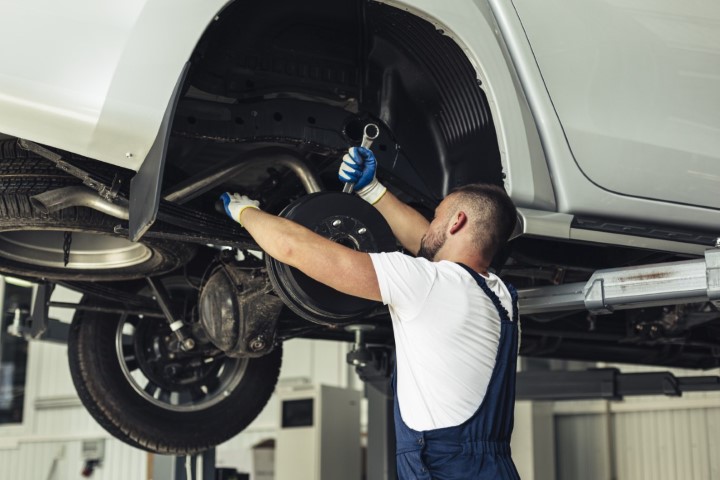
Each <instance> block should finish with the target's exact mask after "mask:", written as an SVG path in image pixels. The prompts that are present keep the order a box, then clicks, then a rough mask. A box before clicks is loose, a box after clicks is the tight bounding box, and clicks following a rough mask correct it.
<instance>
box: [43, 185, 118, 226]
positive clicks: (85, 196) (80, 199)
mask: <svg viewBox="0 0 720 480" xmlns="http://www.w3.org/2000/svg"><path fill="white" fill-rule="evenodd" d="M30 203H31V204H32V206H33V207H35V208H37V209H38V210H40V211H41V212H43V213H53V212H57V211H58V210H62V209H64V208H70V207H87V208H92V209H94V210H98V211H100V212H102V213H105V214H107V215H110V216H111V217H115V218H120V219H122V220H128V219H129V218H130V215H129V210H128V207H127V206H126V205H117V204H115V203H110V202H108V201H107V200H105V199H104V198H102V197H101V196H99V195H98V193H97V192H96V191H95V190H92V189H90V188H88V187H81V186H75V187H64V188H58V189H56V190H49V191H47V192H43V193H40V194H38V195H33V196H32V197H30Z"/></svg>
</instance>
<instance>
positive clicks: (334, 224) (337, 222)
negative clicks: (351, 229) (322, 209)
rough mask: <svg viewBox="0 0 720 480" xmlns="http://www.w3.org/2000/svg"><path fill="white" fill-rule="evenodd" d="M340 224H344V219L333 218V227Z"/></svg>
mask: <svg viewBox="0 0 720 480" xmlns="http://www.w3.org/2000/svg"><path fill="white" fill-rule="evenodd" d="M340 225H342V220H340V219H338V220H333V223H332V226H333V227H339V226H340Z"/></svg>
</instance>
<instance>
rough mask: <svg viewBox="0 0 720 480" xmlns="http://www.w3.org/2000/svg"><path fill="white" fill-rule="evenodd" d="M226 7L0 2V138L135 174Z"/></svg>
mask: <svg viewBox="0 0 720 480" xmlns="http://www.w3.org/2000/svg"><path fill="white" fill-rule="evenodd" d="M227 3H228V1H227V0H203V1H198V0H127V1H123V2H110V3H107V2H92V1H90V0H66V1H63V2H55V1H50V0H23V1H22V2H21V1H17V0H0V11H2V12H3V16H4V18H5V19H6V20H7V19H11V20H12V21H6V22H5V23H4V25H3V28H2V29H0V44H2V45H5V46H9V45H12V46H13V47H12V48H3V49H2V50H0V112H1V114H0V132H2V133H4V134H7V135H12V136H16V137H21V138H26V139H28V140H32V141H35V142H38V143H43V144H47V145H51V146H53V147H57V148H61V149H63V150H67V151H70V152H73V153H77V154H80V155H84V156H87V157H90V158H95V159H98V160H101V161H104V162H107V163H111V164H113V165H118V166H122V167H125V168H129V169H132V170H138V169H139V168H140V165H141V164H142V162H143V161H144V159H145V157H146V156H147V154H148V152H149V151H150V148H151V147H152V145H153V143H155V139H156V136H157V135H158V131H159V129H160V125H161V122H162V120H163V116H164V115H165V113H166V110H167V108H168V105H169V103H170V102H171V96H172V94H173V90H174V88H175V86H176V84H177V83H178V79H179V78H180V75H181V74H182V72H183V68H184V66H185V64H186V63H187V62H188V60H189V58H190V56H191V54H192V52H193V50H194V48H195V45H196V44H197V42H198V40H199V38H200V37H201V35H202V33H203V32H204V30H205V29H206V28H207V26H208V24H210V23H211V22H212V21H213V19H214V18H216V16H217V15H218V13H219V11H220V10H221V9H222V8H223V7H224V6H225V5H226V4H227Z"/></svg>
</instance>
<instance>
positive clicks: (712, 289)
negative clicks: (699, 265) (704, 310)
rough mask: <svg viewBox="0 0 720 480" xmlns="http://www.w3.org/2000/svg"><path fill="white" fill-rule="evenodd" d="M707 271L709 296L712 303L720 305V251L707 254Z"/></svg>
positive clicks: (711, 251)
mask: <svg viewBox="0 0 720 480" xmlns="http://www.w3.org/2000/svg"><path fill="white" fill-rule="evenodd" d="M705 265H706V269H707V295H708V298H709V299H710V301H711V302H713V303H715V304H716V305H717V304H718V303H720V249H718V248H714V249H712V250H707V251H706V252H705Z"/></svg>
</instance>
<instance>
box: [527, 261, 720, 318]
mask: <svg viewBox="0 0 720 480" xmlns="http://www.w3.org/2000/svg"><path fill="white" fill-rule="evenodd" d="M518 296H519V302H520V313H521V314H535V313H549V312H558V311H564V310H588V311H590V312H591V313H595V314H606V313H612V312H613V311H615V310H622V309H627V308H640V307H650V306H662V305H672V304H680V303H694V302H707V301H711V302H720V248H714V249H711V250H707V251H706V252H705V258H703V259H698V260H689V261H684V262H672V263H659V264H654V265H644V266H636V267H626V268H613V269H607V270H598V271H597V272H595V273H594V274H593V275H592V277H590V279H589V280H588V281H587V282H585V283H583V282H579V283H568V284H565V285H553V286H547V287H538V288H530V289H522V290H519V291H518Z"/></svg>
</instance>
